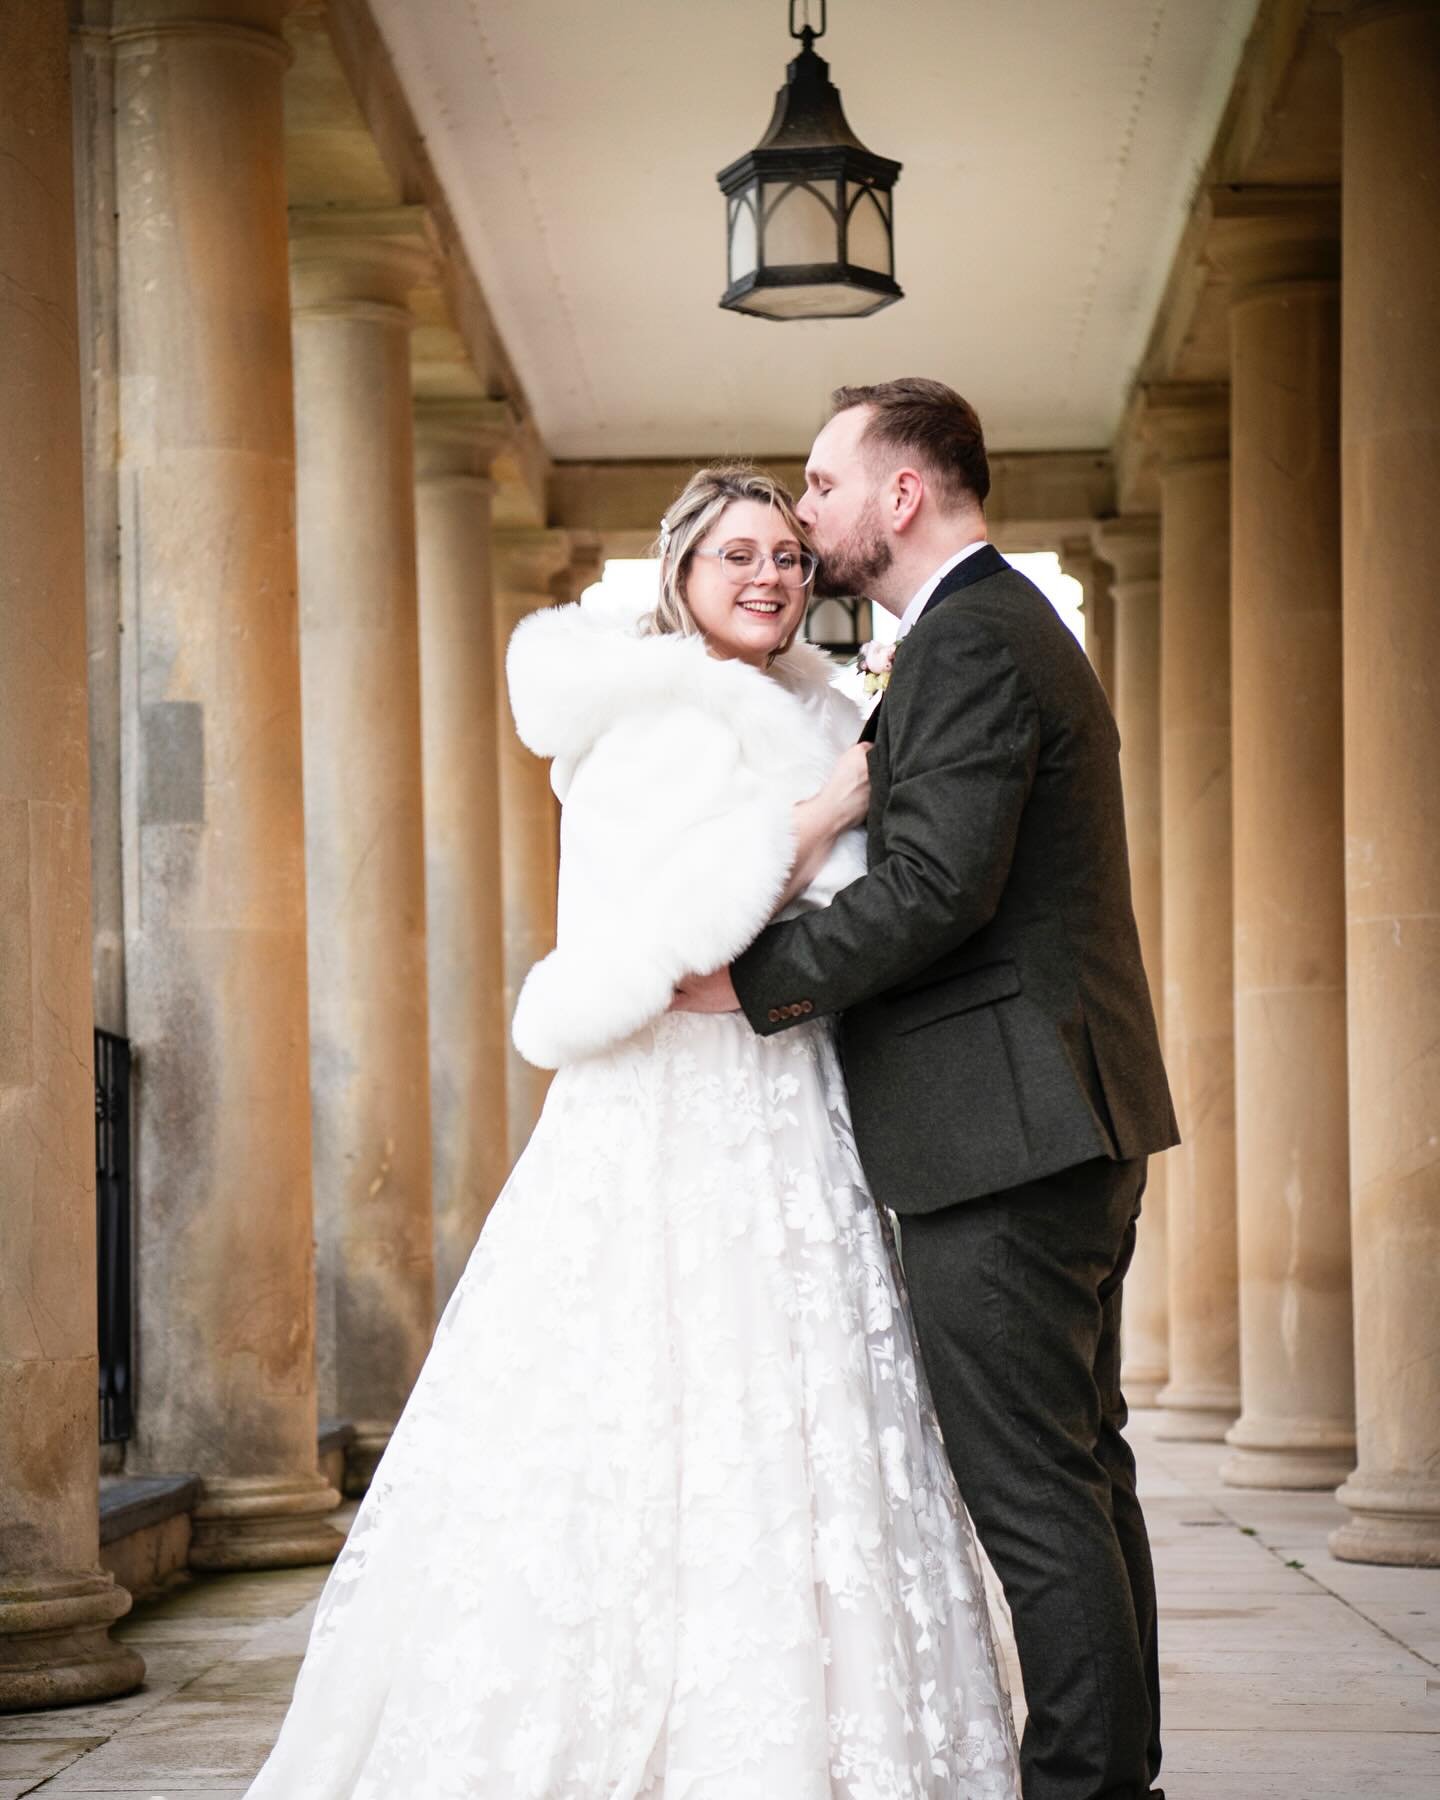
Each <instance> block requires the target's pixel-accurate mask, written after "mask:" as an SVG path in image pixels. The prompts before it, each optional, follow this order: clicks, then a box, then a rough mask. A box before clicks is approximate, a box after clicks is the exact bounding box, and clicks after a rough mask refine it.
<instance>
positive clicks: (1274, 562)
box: [1213, 190, 1355, 1488]
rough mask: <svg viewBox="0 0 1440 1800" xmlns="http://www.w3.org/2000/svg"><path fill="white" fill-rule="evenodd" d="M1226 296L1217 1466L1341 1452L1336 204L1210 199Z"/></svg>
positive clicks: (1314, 1480)
mask: <svg viewBox="0 0 1440 1800" xmlns="http://www.w3.org/2000/svg"><path fill="white" fill-rule="evenodd" d="M1213 204H1214V207H1215V211H1216V215H1217V216H1216V223H1215V228H1214V231H1213V242H1214V252H1213V253H1214V254H1215V256H1216V258H1217V260H1219V261H1220V262H1221V263H1222V266H1223V267H1224V268H1225V269H1226V270H1227V271H1228V273H1229V276H1230V284H1231V285H1230V293H1231V303H1230V312H1231V359H1230V366H1231V373H1230V379H1231V413H1232V419H1231V457H1232V468H1233V477H1234V479H1233V499H1232V532H1233V542H1234V558H1233V572H1232V606H1231V617H1232V666H1233V680H1232V684H1231V693H1232V703H1233V712H1234V717H1233V722H1232V729H1233V755H1234V765H1235V770H1236V779H1235V783H1234V826H1235V832H1234V837H1235V843H1234V857H1235V862H1234V894H1235V1093H1236V1195H1237V1207H1238V1223H1239V1256H1240V1363H1241V1381H1240V1386H1241V1395H1242V1400H1243V1411H1242V1413H1241V1416H1240V1419H1239V1420H1238V1422H1237V1423H1236V1425H1235V1426H1234V1427H1233V1429H1232V1430H1231V1432H1230V1434H1229V1440H1228V1441H1229V1442H1230V1444H1231V1445H1232V1446H1233V1447H1234V1454H1233V1455H1232V1456H1231V1457H1230V1458H1229V1459H1228V1461H1227V1462H1226V1464H1225V1468H1224V1474H1225V1479H1226V1480H1227V1481H1229V1482H1231V1483H1234V1484H1236V1485H1239V1486H1255V1487H1319V1488H1326V1487H1329V1488H1333V1487H1336V1486H1337V1485H1338V1484H1339V1483H1340V1481H1341V1480H1342V1479H1343V1478H1344V1477H1345V1475H1346V1474H1347V1473H1348V1472H1349V1470H1350V1469H1351V1468H1352V1467H1353V1464H1354V1448H1355V1434H1354V1358H1353V1350H1352V1320H1351V1311H1350V1181H1349V1166H1348V1158H1349V1148H1348V1139H1347V1128H1346V1073H1345V1052H1346V1045H1345V879H1344V831H1343V823H1342V813H1343V789H1342V779H1343V778H1342V770H1341V741H1340V739H1341V727H1340V455H1339V450H1340V446H1339V433H1340V359H1339V334H1340V294H1339V251H1340V239H1339V206H1338V196H1336V195H1334V194H1327V193H1324V192H1319V193H1317V192H1314V191H1308V192H1305V193H1302V194H1295V195H1292V194H1287V193H1285V192H1284V191H1283V190H1278V191H1277V190H1271V191H1268V192H1265V193H1263V194H1262V195H1259V196H1245V195H1243V194H1242V195H1240V196H1239V197H1236V196H1233V195H1224V194H1222V195H1217V196H1216V197H1215V200H1214V203H1213Z"/></svg>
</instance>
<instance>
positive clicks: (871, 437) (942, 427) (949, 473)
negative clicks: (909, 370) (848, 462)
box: [830, 375, 990, 510]
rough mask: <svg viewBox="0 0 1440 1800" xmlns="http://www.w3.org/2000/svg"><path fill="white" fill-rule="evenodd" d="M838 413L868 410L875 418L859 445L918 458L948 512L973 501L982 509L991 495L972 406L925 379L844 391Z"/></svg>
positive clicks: (837, 395)
mask: <svg viewBox="0 0 1440 1800" xmlns="http://www.w3.org/2000/svg"><path fill="white" fill-rule="evenodd" d="M830 404H831V406H832V407H833V408H834V410H835V411H836V412H837V413H841V412H848V411H849V410H850V408H851V407H852V406H868V407H871V408H872V409H873V417H872V418H871V420H870V422H869V424H868V425H867V426H866V427H865V431H864V433H863V435H862V436H861V439H860V443H861V447H862V449H864V450H865V451H866V452H867V453H873V452H882V453H883V452H885V451H890V452H895V453H898V454H900V455H902V456H904V455H909V456H913V457H914V458H915V460H916V462H917V463H919V464H920V465H921V469H922V472H923V473H925V474H928V475H930V476H931V477H932V479H933V480H934V482H935V486H936V488H937V489H938V491H939V498H940V502H941V506H942V508H943V509H945V510H948V509H950V508H951V507H955V506H959V505H960V504H961V503H962V502H963V501H965V500H972V501H974V502H976V503H977V504H979V505H981V506H983V505H984V504H985V496H986V495H987V494H988V493H989V492H990V460H989V458H988V457H987V456H986V454H985V433H984V432H983V431H982V430H981V428H980V418H979V415H978V414H977V413H976V411H975V408H974V407H973V406H972V405H971V404H970V402H969V401H968V400H964V399H962V398H961V397H960V395H959V394H957V393H956V392H955V390H954V388H948V387H946V385H945V383H944V382H943V381H929V380H927V379H926V378H925V377H924V376H923V375H906V376H902V377H901V379H900V380H899V381H880V382H876V383H875V384H874V386H872V387H840V388H836V390H835V392H834V393H833V394H832V395H831V396H830Z"/></svg>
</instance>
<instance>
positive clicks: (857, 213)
mask: <svg viewBox="0 0 1440 1800" xmlns="http://www.w3.org/2000/svg"><path fill="white" fill-rule="evenodd" d="M827 5H828V0H820V27H819V30H815V29H813V28H812V27H811V25H810V24H809V6H808V3H807V5H806V23H805V24H804V25H803V26H802V27H801V28H800V29H799V30H798V31H797V30H796V28H795V13H796V0H790V35H791V37H793V38H798V39H799V40H800V45H801V48H800V54H799V55H798V56H797V57H796V58H795V60H794V62H792V63H791V64H790V67H789V69H788V71H787V75H786V81H785V86H784V87H783V88H781V89H780V91H779V93H778V94H777V95H776V96H775V113H774V116H773V117H772V118H771V120H770V127H769V129H768V130H767V131H766V133H765V135H764V137H763V138H761V140H760V142H759V143H758V144H757V145H756V146H755V148H754V149H753V150H752V151H750V153H749V154H748V155H747V156H742V157H741V158H740V160H739V161H738V162H733V163H731V164H730V165H729V167H728V168H724V169H722V170H721V171H720V173H719V175H718V176H716V180H717V181H718V182H719V183H720V189H721V192H722V193H723V194H724V195H725V235H726V250H727V254H728V258H729V261H728V271H729V285H728V286H727V287H726V289H725V293H724V295H723V296H722V298H721V301H720V304H721V305H722V306H724V307H728V308H729V309H730V310H731V311H732V312H744V313H755V314H757V315H758V316H759V317H760V318H762V319H854V318H863V317H864V315H865V314H866V313H873V312H878V311H879V310H880V308H881V307H882V306H889V305H890V303H891V301H893V300H900V299H903V298H904V295H903V293H902V290H901V289H900V287H899V286H898V285H897V284H896V281H895V219H894V212H893V201H894V187H895V182H896V180H897V178H898V176H899V174H900V164H899V163H898V162H891V160H890V159H889V158H888V157H885V156H876V155H875V154H874V152H873V151H870V150H867V149H866V148H865V146H864V145H863V144H862V143H861V142H860V140H859V138H857V137H856V135H855V133H854V132H853V131H852V130H851V129H850V126H849V124H848V123H847V121H846V118H845V109H844V107H843V106H842V105H841V102H840V90H839V89H838V88H837V87H836V86H835V85H834V84H833V82H832V81H831V80H830V65H829V63H827V62H825V61H824V60H823V59H822V58H821V57H818V56H817V55H816V54H815V49H814V44H815V40H816V38H819V37H823V36H824V35H825V26H826V12H827Z"/></svg>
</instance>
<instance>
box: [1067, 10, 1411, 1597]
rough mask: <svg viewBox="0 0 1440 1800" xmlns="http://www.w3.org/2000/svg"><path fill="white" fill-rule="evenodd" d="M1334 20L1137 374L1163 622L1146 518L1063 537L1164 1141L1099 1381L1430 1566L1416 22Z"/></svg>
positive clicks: (1385, 1547) (1250, 1476)
mask: <svg viewBox="0 0 1440 1800" xmlns="http://www.w3.org/2000/svg"><path fill="white" fill-rule="evenodd" d="M1346 11H1347V17H1346V20H1345V23H1344V26H1343V29H1342V32H1341V36H1340V50H1341V59H1342V67H1343V75H1344V84H1345V93H1344V101H1345V113H1344V132H1343V145H1344V151H1343V179H1342V185H1341V189H1340V192H1339V194H1337V193H1336V192H1335V191H1333V190H1327V189H1321V188H1307V189H1297V190H1284V189H1274V188H1261V189H1249V190H1247V189H1245V188H1238V189H1223V190H1219V191H1217V192H1216V193H1214V194H1213V195H1212V196H1211V197H1210V210H1211V225H1210V237H1209V243H1208V253H1209V255H1210V257H1211V259H1212V262H1213V263H1214V265H1215V266H1216V267H1217V268H1218V269H1219V270H1220V271H1221V272H1222V273H1223V274H1224V275H1225V276H1226V277H1228V280H1229V283H1230V319H1231V345H1230V351H1231V354H1230V369H1229V385H1228V388H1218V389H1217V388H1207V387H1195V386H1184V385H1182V384H1161V385H1160V386H1159V387H1155V388H1152V389H1151V390H1149V392H1148V394H1147V414H1148V423H1149V428H1150V430H1151V433H1152V439H1153V442H1154V443H1155V446H1156V448H1157V450H1158V453H1159V455H1158V460H1159V474H1160V487H1161V494H1162V518H1163V533H1162V537H1163V553H1162V558H1161V562H1162V567H1161V570H1160V582H1159V588H1158V602H1159V604H1158V614H1157V610H1156V599H1157V590H1156V588H1155V587H1154V586H1153V585H1152V583H1151V581H1150V579H1148V577H1149V576H1150V575H1152V574H1153V571H1148V570H1145V569H1143V568H1142V567H1141V566H1140V563H1141V560H1142V559H1141V556H1140V552H1139V551H1138V549H1137V546H1139V545H1140V544H1142V543H1143V541H1144V538H1145V536H1146V532H1147V529H1148V523H1149V522H1148V521H1146V520H1144V519H1141V518H1121V519H1117V520H1113V521H1108V522H1106V523H1104V524H1102V525H1101V526H1100V527H1099V528H1098V529H1097V532H1096V538H1095V546H1096V550H1097V553H1098V554H1099V555H1100V556H1102V557H1103V558H1105V560H1107V561H1108V562H1109V563H1110V564H1111V567H1112V568H1113V569H1114V571H1115V582H1114V597H1115V612H1114V641H1113V644H1112V645H1110V646H1108V647H1103V646H1102V655H1101V662H1102V666H1103V665H1108V668H1109V670H1110V678H1111V683H1112V686H1111V691H1112V695H1113V698H1114V703H1115V708H1116V712H1117V717H1118V718H1119V721H1120V726H1121V734H1122V740H1123V743H1124V749H1123V752H1122V754H1123V756H1124V760H1125V783H1126V802H1127V824H1128V827H1129V831H1130V838H1131V851H1132V863H1133V878H1134V889H1135V901H1136V911H1137V917H1138V918H1139V921H1140V927H1141V935H1142V940H1144V942H1145V953H1146V958H1147V965H1148V966H1149V969H1150V974H1151V979H1152V981H1158V980H1159V979H1160V975H1161V968H1160V965H1161V964H1162V962H1163V985H1164V1002H1165V1003H1164V1008H1163V1018H1164V1029H1165V1038H1166V1044H1167V1051H1168V1057H1169V1062H1170V1068H1171V1074H1172V1079H1173V1082H1174V1085H1175V1089H1176V1099H1177V1106H1178V1109H1179V1111H1180V1115H1181V1124H1182V1129H1183V1130H1184V1131H1185V1134H1186V1143H1185V1145H1184V1146H1183V1147H1182V1148H1181V1149H1180V1150H1179V1151H1177V1152H1173V1153H1171V1154H1170V1155H1168V1156H1166V1157H1165V1158H1163V1159H1161V1160H1160V1164H1159V1167H1160V1168H1161V1169H1163V1170H1164V1172H1165V1175H1166V1184H1167V1190H1168V1194H1167V1199H1168V1207H1167V1210H1168V1215H1169V1218H1168V1225H1169V1231H1168V1236H1169V1245H1168V1267H1169V1319H1168V1321H1165V1320H1163V1318H1162V1316H1161V1312H1162V1309H1161V1308H1160V1307H1159V1306H1158V1304H1157V1292H1156V1290H1157V1287H1158V1283H1157V1282H1156V1281H1155V1279H1154V1274H1153V1270H1152V1269H1151V1268H1150V1267H1148V1266H1147V1265H1146V1263H1145V1261H1144V1258H1143V1250H1144V1244H1143V1238H1142V1243H1141V1247H1140V1252H1139V1253H1137V1262H1136V1267H1135V1272H1134V1275H1133V1277H1132V1281H1131V1284H1130V1288H1129V1290H1128V1293H1127V1307H1128V1310H1129V1315H1130V1316H1129V1319H1128V1321H1127V1362H1126V1371H1127V1384H1128V1385H1129V1387H1130V1388H1131V1390H1132V1391H1133V1393H1134V1394H1135V1396H1136V1397H1137V1398H1139V1399H1140V1400H1141V1401H1142V1403H1143V1402H1144V1401H1146V1400H1148V1399H1149V1398H1150V1397H1151V1394H1152V1383H1153V1374H1154V1370H1155V1368H1156V1367H1159V1366H1162V1365H1163V1363H1164V1361H1165V1360H1166V1359H1167V1358H1168V1380H1167V1383H1166V1385H1165V1387H1164V1389H1163V1391H1162V1392H1161V1393H1160V1395H1159V1402H1160V1404H1161V1406H1162V1407H1163V1408H1164V1409H1165V1419H1164V1421H1163V1424H1162V1431H1164V1432H1165V1433H1166V1434H1167V1435H1171V1436H1184V1437H1192V1438H1201V1439H1217V1438H1219V1437H1221V1436H1224V1437H1225V1438H1226V1440H1227V1442H1228V1445H1229V1454H1228V1455H1227V1457H1226V1459H1225V1461H1224V1464H1223V1467H1222V1474H1223V1477H1224V1479H1225V1480H1226V1481H1227V1482H1229V1483H1231V1484H1233V1485H1240V1486H1270V1487H1316V1488H1329V1487H1334V1486H1335V1485H1336V1484H1337V1483H1340V1482H1342V1480H1343V1485H1341V1486H1340V1487H1339V1499H1340V1500H1341V1502H1342V1503H1343V1504H1344V1505H1345V1506H1346V1507H1347V1508H1348V1509H1349V1511H1350V1513H1351V1515H1352V1517H1351V1519H1350V1522H1349V1523H1348V1524H1346V1525H1345V1526H1343V1527H1342V1528H1341V1529H1339V1530H1338V1531H1337V1532H1336V1533H1335V1535H1334V1537H1333V1539H1332V1543H1331V1548H1332V1550H1333V1551H1334V1553H1335V1554H1336V1555H1337V1556H1339V1557H1343V1558H1352V1559H1355V1560H1361V1561H1373V1562H1390V1563H1396V1564H1409V1565H1414V1564H1429V1565H1435V1564H1440V1479H1437V1476H1436V1468H1437V1466H1440V1373H1437V1371H1440V1313H1437V1310H1436V1307H1435V1304H1434V1280H1435V1269H1436V1268H1437V1266H1440V1158H1437V1156H1436V1153H1435V1096H1436V1094H1437V1093H1440V1052H1437V1048H1436V1036H1435V1019H1436V1017H1437V1016H1440V973H1437V971H1440V923H1437V920H1440V810H1437V807H1440V800H1437V796H1440V786H1437V784H1436V783H1435V781H1434V780H1433V779H1432V770H1433V766H1434V762H1435V759H1436V745H1435V739H1436V730H1437V728H1436V720H1437V718H1440V636H1437V633H1436V631H1435V608H1434V596H1433V579H1432V573H1431V570H1432V565H1433V563H1434V553H1433V542H1432V539H1433V536H1434V519H1435V509H1434V495H1435V494H1436V493H1437V492H1440V424H1437V421H1440V352H1437V347H1436V337H1435V322H1436V314H1437V296H1440V250H1437V248H1436V246H1437V245H1440V190H1437V188H1436V187H1435V185H1434V184H1433V183H1427V182H1424V181H1417V180H1416V179H1415V178H1414V171H1415V170H1416V169H1417V168H1420V167H1427V168H1428V167H1430V166H1431V165H1432V164H1433V163H1434V162H1435V160H1436V159H1437V158H1440V7H1437V6H1436V5H1435V4H1434V3H1433V0H1351V4H1350V5H1349V6H1348V8H1347V9H1346ZM1342 248H1343V259H1342V255H1341V252H1342ZM1342 262H1343V271H1344V273H1343V287H1344V306H1343V309H1342V307H1341V304H1340V296H1341V283H1342V275H1341V269H1342ZM1342 312H1343V325H1342ZM1342 420H1343V429H1342ZM1157 623H1158V640H1157ZM1157 661H1158V666H1159V678H1158V680H1157V679H1155V677H1154V676H1153V674H1150V675H1147V674H1146V673H1144V671H1145V670H1146V669H1151V668H1153V667H1154V665H1155V664H1156V663H1157ZM1342 698H1343V705H1342ZM1157 779H1158V781H1159V788H1160V792H1159V795H1158V805H1157V806H1156V808H1155V810H1154V811H1152V806H1151V798H1150V797H1151V795H1152V794H1154V792H1155V784H1156V782H1157ZM1157 814H1158V815H1160V824H1163V829H1160V828H1159V825H1157V822H1156V820H1157ZM1156 844H1158V845H1160V846H1163V850H1162V853H1161V856H1160V865H1161V866H1160V867H1159V869H1158V870H1156V869H1155V868H1154V865H1153V864H1152V860H1151V855H1152V846H1154V845H1156ZM1162 890H1163V899H1161V898H1160V897H1159V896H1160V893H1161V891H1162ZM1157 905H1158V906H1159V908H1160V910H1161V912H1162V913H1163V930H1162V931H1161V932H1160V934H1159V937H1160V941H1159V942H1158V943H1157V942H1156V941H1155V933H1154V930H1153V928H1149V929H1147V919H1148V918H1149V917H1150V916H1151V914H1152V912H1153V911H1154V910H1155V908H1156V906H1157ZM1352 1264H1353V1276H1352ZM1352 1296H1353V1299H1352ZM1352 1315H1353V1318H1352ZM1152 1349H1154V1350H1156V1351H1157V1352H1160V1353H1162V1354H1157V1355H1156V1356H1155V1357H1154V1358H1153V1359H1152V1354H1151V1353H1152ZM1237 1414H1238V1417H1237ZM1357 1461H1358V1465H1359V1466H1358V1468H1357V1467H1356V1466H1355V1465H1356V1463H1357ZM1347 1476H1348V1479H1345V1477H1347Z"/></svg>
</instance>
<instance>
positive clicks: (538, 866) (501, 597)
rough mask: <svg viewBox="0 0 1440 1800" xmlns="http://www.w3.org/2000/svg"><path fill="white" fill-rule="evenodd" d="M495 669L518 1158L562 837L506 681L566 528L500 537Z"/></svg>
mask: <svg viewBox="0 0 1440 1800" xmlns="http://www.w3.org/2000/svg"><path fill="white" fill-rule="evenodd" d="M495 550H496V564H495V577H496V590H495V631H496V670H497V677H498V681H499V688H500V702H499V707H498V715H499V730H500V871H501V891H502V902H503V907H504V919H505V1029H506V1076H505V1091H506V1111H507V1117H508V1120H509V1129H508V1136H509V1142H510V1158H511V1161H512V1162H513V1161H514V1159H515V1158H516V1157H518V1156H519V1154H520V1152H521V1151H522V1150H523V1149H524V1148H525V1145H526V1144H527V1142H528V1141H529V1138H530V1133H531V1131H532V1130H534V1127H535V1121H536V1120H537V1119H538V1118H539V1116H540V1108H541V1107H542V1106H543V1105H544V1104H545V1096H546V1094H547V1093H548V1092H549V1091H550V1076H549V1074H548V1073H547V1072H546V1071H545V1070H543V1069H532V1068H531V1067H530V1065H529V1063H527V1062H526V1061H525V1059H524V1058H523V1057H522V1056H521V1055H520V1054H519V1052H518V1051H517V1050H516V1049H515V1047H514V1045H513V1044H512V1043H511V1042H510V1040H509V1029H510V1020H511V1019H512V1018H513V1017H514V1014H515V1000H516V997H517V995H518V994H519V992H520V985H521V983H522V982H523V981H524V979H525V976H526V974H527V973H528V971H529V969H530V966H531V965H532V963H536V962H538V961H539V960H540V958H541V957H542V956H545V955H547V954H548V952H549V951H551V950H553V949H554V947H555V885H556V879H557V876H558V873H559V866H560V859H559V842H558V835H557V831H556V824H555V796H554V793H553V792H552V791H551V787H550V765H549V763H548V762H544V761H542V759H541V758H540V757H538V756H532V755H531V754H530V752H529V751H528V750H527V749H526V748H525V746H524V745H523V744H522V743H521V742H520V740H519V738H518V737H516V735H515V721H514V718H513V716H512V714H511V711H510V697H509V693H508V691H507V689H506V686H505V651H506V648H507V647H508V645H509V642H510V634H511V633H512V632H513V631H514V629H515V627H516V626H517V625H518V624H519V623H520V621H521V619H523V618H524V617H525V616H526V615H527V614H528V613H532V612H534V611H535V610H536V608H537V607H541V606H550V605H552V604H553V603H554V595H553V594H552V592H551V584H552V583H553V582H554V580H555V578H556V577H557V576H558V575H560V574H561V573H562V572H563V571H565V570H568V568H569V566H570V557H571V551H570V539H569V537H568V536H567V535H566V533H565V532H563V531H506V532H500V533H497V534H496V539H495Z"/></svg>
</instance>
